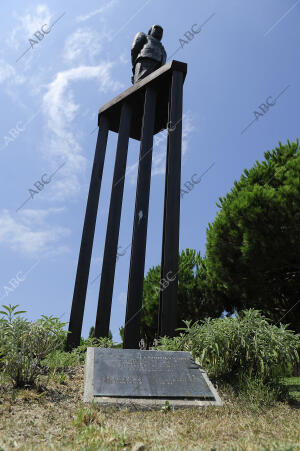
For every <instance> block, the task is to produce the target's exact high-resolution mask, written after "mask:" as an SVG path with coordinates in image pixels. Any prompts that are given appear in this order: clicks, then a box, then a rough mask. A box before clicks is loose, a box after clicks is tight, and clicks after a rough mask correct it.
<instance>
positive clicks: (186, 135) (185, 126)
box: [126, 112, 195, 183]
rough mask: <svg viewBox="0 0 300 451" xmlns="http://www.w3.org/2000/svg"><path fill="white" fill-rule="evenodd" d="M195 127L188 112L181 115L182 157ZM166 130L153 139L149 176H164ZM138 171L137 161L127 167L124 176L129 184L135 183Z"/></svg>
mask: <svg viewBox="0 0 300 451" xmlns="http://www.w3.org/2000/svg"><path fill="white" fill-rule="evenodd" d="M194 130H195V127H194V125H193V117H192V114H191V113H190V112H186V113H184V114H183V115H182V156H184V155H185V154H186V153H187V151H188V148H189V147H188V146H189V139H190V136H191V134H192V133H193V131H194ZM167 135H168V133H167V130H163V131H162V132H160V133H158V134H157V135H155V136H154V138H153V156H152V170H151V176H155V175H164V174H165V172H166V153H167ZM137 170H138V161H137V162H135V163H133V164H132V165H130V166H128V168H127V170H126V176H128V175H129V176H130V178H129V180H130V182H131V183H135V182H136V177H137Z"/></svg>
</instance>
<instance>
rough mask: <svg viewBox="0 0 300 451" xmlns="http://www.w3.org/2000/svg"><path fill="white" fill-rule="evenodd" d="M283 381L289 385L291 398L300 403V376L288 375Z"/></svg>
mask: <svg viewBox="0 0 300 451" xmlns="http://www.w3.org/2000/svg"><path fill="white" fill-rule="evenodd" d="M283 383H284V384H285V385H287V387H288V390H289V394H290V396H291V398H292V399H293V400H294V401H295V402H296V403H299V405H300V377H286V378H285V379H284V380H283Z"/></svg>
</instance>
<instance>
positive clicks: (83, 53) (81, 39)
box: [63, 28, 108, 64]
mask: <svg viewBox="0 0 300 451" xmlns="http://www.w3.org/2000/svg"><path fill="white" fill-rule="evenodd" d="M107 39H108V34H107V33H106V32H105V31H101V33H99V32H97V31H95V30H91V29H88V28H78V29H77V30H76V31H75V32H74V33H72V34H71V35H70V36H69V37H68V38H67V40H66V43H65V46H64V51H63V58H64V60H65V61H66V62H67V63H72V64H73V63H74V62H78V61H79V62H80V64H84V63H85V64H88V63H90V62H92V63H94V57H95V56H96V55H98V54H99V53H100V51H101V50H102V46H103V41H107Z"/></svg>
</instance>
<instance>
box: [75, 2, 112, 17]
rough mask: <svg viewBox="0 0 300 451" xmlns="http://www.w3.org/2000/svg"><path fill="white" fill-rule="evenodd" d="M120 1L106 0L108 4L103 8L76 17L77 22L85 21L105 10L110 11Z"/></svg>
mask: <svg viewBox="0 0 300 451" xmlns="http://www.w3.org/2000/svg"><path fill="white" fill-rule="evenodd" d="M117 3H118V0H110V1H109V2H107V1H106V4H104V5H103V6H102V7H101V8H98V9H95V10H94V11H91V12H90V13H88V14H86V15H82V16H78V17H77V18H76V21H77V22H85V21H86V20H89V19H91V18H92V17H95V16H97V15H99V14H103V13H104V12H105V11H108V10H109V9H111V8H112V7H113V6H115V5H116V4H117Z"/></svg>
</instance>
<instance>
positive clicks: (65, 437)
mask: <svg viewBox="0 0 300 451" xmlns="http://www.w3.org/2000/svg"><path fill="white" fill-rule="evenodd" d="M64 374H65V377H64V378H63V380H60V379H59V378H57V377H53V378H52V379H51V380H50V381H48V383H47V387H45V386H43V385H41V386H40V387H39V388H38V389H36V390H24V389H22V390H21V389H19V390H17V389H12V388H10V387H9V386H8V385H7V383H6V382H5V381H3V382H2V385H1V389H0V449H2V450H5V451H6V450H11V449H18V450H24V451H29V450H42V451H43V450H76V451H77V450H85V451H92V450H131V449H134V446H135V445H137V444H138V443H142V444H144V446H145V449H149V450H150V449H151V450H192V449H193V450H195V449H197V450H202V449H203V450H211V451H212V450H222V451H223V450H265V451H266V450H285V451H288V450H290V451H292V450H300V409H299V408H297V406H295V405H290V404H288V403H274V404H273V405H271V406H270V407H262V405H261V404H259V403H255V402H253V401H251V402H250V403H248V404H247V403H246V402H245V400H242V399H238V398H235V397H234V396H233V395H231V394H229V393H228V392H227V393H225V392H224V393H221V396H222V398H223V400H224V401H225V405H224V406H223V407H207V408H203V409H181V410H176V411H172V410H167V409H165V410H164V411H152V412H151V411H148V412H138V411H129V410H125V409H122V410H116V409H112V408H99V407H98V406H97V405H96V404H94V405H93V404H91V405H84V404H83V402H82V394H83V393H82V392H83V367H75V368H70V369H68V370H66V371H65V373H64ZM45 382H46V379H45ZM284 382H285V383H286V384H287V385H288V386H289V388H290V390H291V394H293V393H295V394H296V397H295V400H296V399H298V397H299V393H300V392H299V389H300V378H289V379H285V381H284ZM41 383H42V384H43V381H41ZM295 387H297V389H295Z"/></svg>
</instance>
